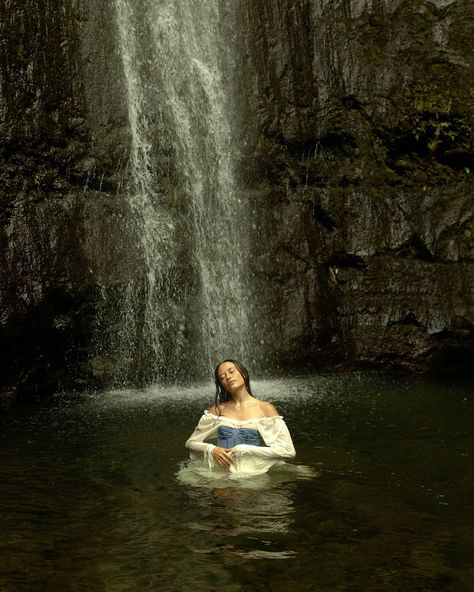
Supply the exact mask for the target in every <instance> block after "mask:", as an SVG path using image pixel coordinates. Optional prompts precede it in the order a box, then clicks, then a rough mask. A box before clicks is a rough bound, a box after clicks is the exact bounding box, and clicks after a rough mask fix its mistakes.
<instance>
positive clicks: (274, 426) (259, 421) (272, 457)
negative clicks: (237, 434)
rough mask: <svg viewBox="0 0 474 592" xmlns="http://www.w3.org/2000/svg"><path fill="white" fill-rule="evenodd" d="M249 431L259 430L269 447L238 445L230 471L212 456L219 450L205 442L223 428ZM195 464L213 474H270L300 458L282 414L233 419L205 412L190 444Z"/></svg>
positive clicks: (232, 452) (192, 435) (235, 448)
mask: <svg viewBox="0 0 474 592" xmlns="http://www.w3.org/2000/svg"><path fill="white" fill-rule="evenodd" d="M221 426H226V427H230V428H242V427H245V428H248V429H253V430H257V431H258V432H259V434H260V436H261V437H262V439H263V441H264V443H265V446H254V445H252V444H237V446H234V447H233V448H232V450H231V454H232V458H233V463H232V465H231V466H230V468H229V469H225V468H223V467H221V465H219V463H218V462H217V461H216V460H215V459H214V457H213V455H212V450H213V448H214V447H215V445H214V444H212V443H211V442H206V441H205V440H212V439H216V438H217V435H218V430H219V427H221ZM186 448H188V449H189V450H190V457H191V461H192V462H193V463H196V464H199V465H200V466H202V467H203V468H206V469H208V470H210V471H216V472H221V471H225V472H227V473H229V472H230V473H255V474H259V473H266V472H267V471H268V470H269V469H270V468H271V467H273V466H275V465H279V464H283V463H284V460H283V459H290V458H294V457H295V455H296V452H295V448H294V446H293V442H292V440H291V436H290V432H289V430H288V427H287V425H286V423H285V422H284V420H283V417H282V416H281V415H276V416H274V417H258V418H254V419H231V418H229V417H225V416H223V415H221V416H217V415H213V414H212V413H209V411H204V413H203V415H202V417H201V419H200V420H199V423H198V425H197V426H196V429H195V430H194V432H193V433H192V434H191V436H190V437H189V439H188V440H187V441H186Z"/></svg>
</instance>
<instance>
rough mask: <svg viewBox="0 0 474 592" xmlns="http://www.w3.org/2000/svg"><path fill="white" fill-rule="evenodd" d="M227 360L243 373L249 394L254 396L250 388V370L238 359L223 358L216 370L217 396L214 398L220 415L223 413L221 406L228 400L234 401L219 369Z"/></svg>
mask: <svg viewBox="0 0 474 592" xmlns="http://www.w3.org/2000/svg"><path fill="white" fill-rule="evenodd" d="M226 362H230V363H231V364H234V366H235V367H236V368H237V370H238V371H239V372H240V374H241V375H242V378H243V379H244V383H245V388H246V389H247V392H248V394H249V395H251V396H252V397H253V396H254V394H253V393H252V390H251V388H250V377H249V371H248V370H247V368H246V367H245V366H244V365H243V364H242V363H241V362H239V361H237V360H222V362H219V363H218V364H217V366H216V369H215V370H214V379H215V381H216V397H215V399H214V406H215V408H216V409H217V412H218V414H219V415H220V414H221V407H220V406H221V405H222V403H225V402H226V401H232V395H231V394H230V393H229V391H226V390H225V388H224V385H223V384H222V382H221V381H220V380H219V373H218V370H219V368H220V366H222V364H225V363H226Z"/></svg>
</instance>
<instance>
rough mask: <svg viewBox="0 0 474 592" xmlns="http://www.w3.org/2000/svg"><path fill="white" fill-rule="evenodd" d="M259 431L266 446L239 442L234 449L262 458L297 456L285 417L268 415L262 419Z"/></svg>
mask: <svg viewBox="0 0 474 592" xmlns="http://www.w3.org/2000/svg"><path fill="white" fill-rule="evenodd" d="M258 431H259V432H260V435H261V436H262V438H263V441H264V442H265V444H266V445H265V446H252V445H250V444H238V445H237V446H235V447H234V449H233V450H235V451H236V452H237V451H239V452H241V453H244V454H245V453H246V452H248V453H252V454H253V455H255V456H258V457H260V458H267V459H283V458H294V457H295V456H296V451H295V447H294V446H293V441H292V439H291V435H290V432H289V430H288V426H287V425H286V423H285V421H284V420H283V417H281V416H275V417H268V418H265V419H264V420H262V421H260V422H259V424H258Z"/></svg>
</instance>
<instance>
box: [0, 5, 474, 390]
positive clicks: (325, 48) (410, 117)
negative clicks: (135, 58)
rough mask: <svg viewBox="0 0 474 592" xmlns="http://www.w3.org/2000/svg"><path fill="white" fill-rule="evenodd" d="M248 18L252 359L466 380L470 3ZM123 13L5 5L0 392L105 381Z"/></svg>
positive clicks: (115, 285)
mask: <svg viewBox="0 0 474 592" xmlns="http://www.w3.org/2000/svg"><path fill="white" fill-rule="evenodd" d="M239 10H240V15H239V26H240V30H238V31H236V37H237V39H240V41H239V43H238V44H239V45H240V46H241V53H240V54H239V55H237V56H236V71H235V80H234V82H235V85H236V89H237V91H236V92H238V93H240V95H239V96H240V97H241V99H240V100H239V103H240V105H241V111H240V113H239V118H240V123H239V125H238V130H237V132H238V133H239V134H240V139H239V143H240V144H241V145H242V146H244V147H245V148H244V149H243V151H242V156H241V162H240V166H239V167H238V169H239V171H238V174H239V186H240V189H239V191H240V192H241V194H242V198H245V199H246V200H250V202H251V203H252V204H253V213H252V220H251V221H250V223H251V224H252V225H253V226H252V227H253V232H252V236H253V237H254V239H252V240H253V243H252V245H251V251H252V253H253V256H252V260H251V263H250V264H249V278H251V285H252V286H253V288H252V289H253V292H254V295H253V301H254V306H253V307H252V311H251V314H252V315H253V326H254V327H255V334H256V335H255V337H254V339H255V344H254V346H253V347H254V352H256V353H255V355H254V357H255V359H256V360H257V363H268V367H269V368H275V366H277V365H279V366H283V367H295V366H298V367H300V366H301V367H308V366H309V367H314V368H318V367H326V366H333V365H338V364H350V365H353V366H357V365H363V366H380V367H397V368H407V369H415V370H425V369H429V368H432V367H446V366H450V365H458V366H463V365H464V366H467V365H468V362H469V361H470V359H471V355H472V354H473V353H474V333H473V323H474V298H473V289H474V281H473V280H474V262H473V248H474V242H473V237H474V210H473V188H474V181H473V179H474V144H473V121H474V95H473V93H472V83H471V81H472V79H473V75H474V72H473V69H474V63H473V56H472V52H471V51H470V45H471V43H470V42H471V40H472V37H473V34H474V8H473V6H472V3H470V2H464V1H462V0H437V1H434V0H433V1H428V0H410V1H407V0H384V1H382V2H381V1H377V2H375V0H374V1H372V0H344V1H337V0H318V2H314V0H298V1H297V0H291V1H290V0H261V1H259V2H253V0H241V2H240V4H239ZM113 13H114V3H113V2H112V0H104V1H103V2H100V3H97V2H92V0H91V1H90V2H89V1H87V2H84V1H83V0H81V1H79V0H76V1H73V0H50V1H49V2H48V3H47V5H46V6H44V5H43V4H42V3H39V2H37V1H36V0H20V1H18V2H15V4H14V6H13V5H12V3H7V2H0V28H1V31H0V39H1V42H0V133H1V136H0V315H1V316H0V355H1V358H2V365H1V369H0V384H1V385H2V389H3V390H2V392H3V393H4V398H5V397H8V396H9V395H10V394H12V393H14V392H20V393H21V392H24V393H31V392H35V389H36V390H38V392H40V393H43V392H46V391H47V390H54V389H57V388H61V387H63V388H79V387H81V388H84V387H95V386H101V385H104V384H110V383H113V382H114V380H116V376H114V371H115V370H114V369H113V368H111V366H110V364H107V356H106V354H102V355H101V353H100V350H101V348H102V347H103V344H104V343H106V342H107V340H108V337H107V335H108V334H112V333H114V331H115V330H114V327H115V329H116V326H117V324H118V323H120V318H114V312H113V311H114V310H116V307H114V298H120V297H121V296H120V286H122V285H126V284H128V283H130V282H133V281H135V279H136V275H137V273H138V272H137V268H138V265H137V261H138V258H139V253H138V252H137V248H136V246H135V245H136V244H137V242H138V241H137V236H136V229H134V228H133V227H130V225H129V224H128V223H127V220H128V219H129V217H130V216H129V207H130V206H129V204H128V201H127V199H125V197H124V195H122V193H124V192H123V189H124V183H125V176H126V168H127V159H128V155H129V153H130V142H131V139H130V129H129V123H128V114H127V107H126V97H125V96H124V82H123V71H122V65H121V62H120V57H119V55H118V51H117V31H116V27H115V26H114V18H113ZM158 131H159V130H158ZM166 158H168V159H169V158H170V155H169V154H168V155H167V156H166ZM162 159H163V160H164V159H165V155H162ZM157 162H160V156H159V155H158V156H157ZM167 166H168V168H170V167H169V165H167ZM170 175H171V176H169V177H168V179H167V181H166V183H171V182H172V173H171V174H170ZM170 179H171V180H170ZM163 182H164V183H165V181H163ZM115 332H116V331H115ZM111 339H112V338H111ZM91 352H92V353H91ZM125 378H126V377H125ZM128 379H130V377H128Z"/></svg>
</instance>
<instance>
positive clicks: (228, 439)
mask: <svg viewBox="0 0 474 592" xmlns="http://www.w3.org/2000/svg"><path fill="white" fill-rule="evenodd" d="M237 444H252V446H264V442H263V440H262V437H261V436H260V434H259V432H258V430H252V429H251V428H230V427H228V426H219V429H218V430H217V445H218V446H220V447H221V448H233V447H234V446H237Z"/></svg>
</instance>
